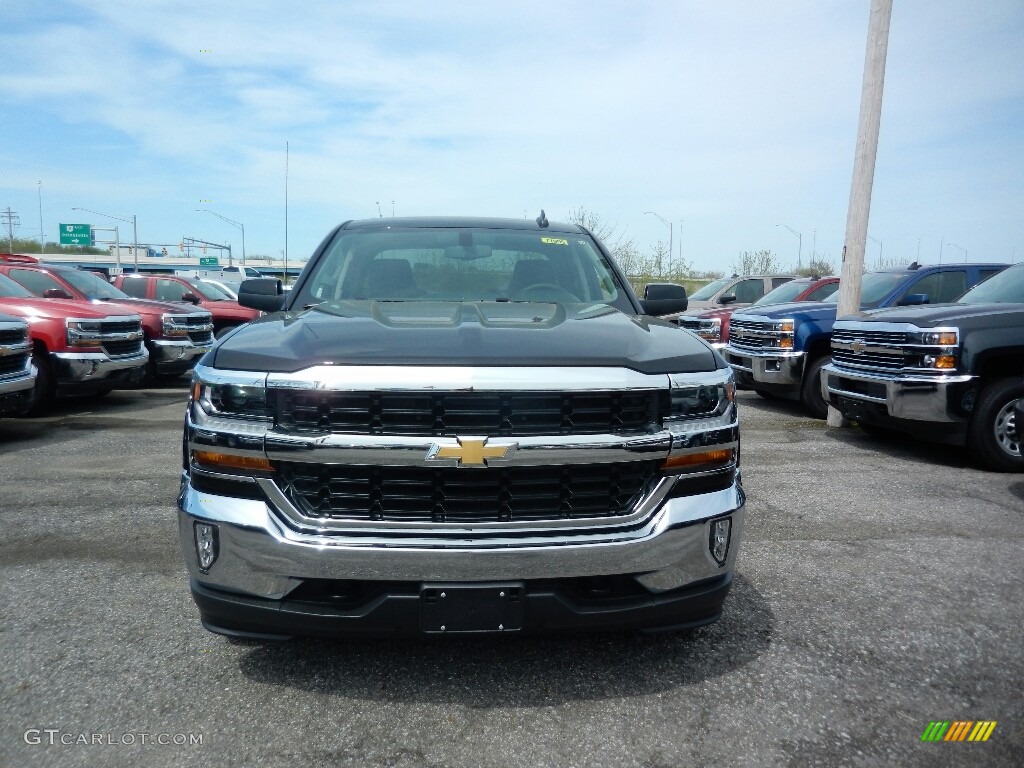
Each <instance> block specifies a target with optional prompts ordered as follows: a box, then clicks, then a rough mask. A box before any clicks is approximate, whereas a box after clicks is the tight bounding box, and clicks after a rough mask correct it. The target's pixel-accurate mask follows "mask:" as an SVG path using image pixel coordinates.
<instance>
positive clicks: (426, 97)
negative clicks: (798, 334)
mask: <svg viewBox="0 0 1024 768" xmlns="http://www.w3.org/2000/svg"><path fill="white" fill-rule="evenodd" d="M894 5H895V7H894V11H893V18H892V28H891V34H890V41H889V56H888V67H887V77H886V91H885V105H884V110H883V116H882V129H881V139H880V147H879V154H878V164H877V169H876V178H875V193H874V198H873V205H872V213H871V225H870V234H871V236H872V237H873V238H874V240H872V241H869V243H868V263H869V265H870V263H871V261H872V260H873V259H876V258H877V256H878V255H879V253H880V252H881V253H882V254H883V255H884V257H886V258H890V257H909V258H914V257H916V256H917V255H918V252H919V253H920V256H921V259H922V261H929V262H934V261H937V260H938V259H939V256H940V249H941V253H942V256H943V257H944V258H945V259H947V260H951V259H963V258H964V256H965V253H964V252H965V251H966V255H967V257H968V258H969V259H970V260H971V261H980V260H1007V261H1008V260H1012V259H1016V260H1017V261H1020V260H1021V259H1022V258H1024V46H1022V45H1021V40H1022V39H1024V3H1021V2H1020V0H986V1H985V2H983V3H965V2H963V1H962V0H960V1H958V2H953V1H952V0H895V4H894ZM868 9H869V2H868V0H785V2H781V3H761V2H753V0H748V1H747V2H738V1H736V2H734V1H732V0H724V1H723V0H719V1H718V2H707V1H706V0H701V1H700V2H696V1H691V0H662V1H659V2H644V1H643V0H629V2H617V1H616V2H612V1H611V0H609V1H607V2H605V1H603V0H588V1H587V2H583V1H582V0H580V1H577V0H563V1H561V2H557V1H556V2H551V1H550V0H549V2H530V1H527V0H519V2H515V3H512V2H507V3H496V2H480V1H479V0H476V1H475V2H455V1H454V0H446V1H445V2H423V1H422V0H421V1H419V2H397V1H389V2H320V3H316V2H307V3H302V4H291V3H281V2H254V1H253V0H247V2H217V1H216V0H203V2H187V1H186V0H173V1H169V2H160V1H151V2H140V1H139V0H94V1H84V2H64V1H63V0H50V1H49V2H45V3H44V2H40V0H3V2H2V4H0V51H2V54H0V56H2V58H3V65H2V66H0V102H2V103H3V105H4V110H3V112H4V116H3V120H2V122H0V126H2V127H0V132H2V133H0V139H2V140H0V208H6V207H8V206H10V207H11V208H12V209H13V210H14V211H16V212H18V213H19V214H20V216H21V227H20V229H19V231H18V234H19V235H20V236H23V237H38V236H39V191H40V188H39V186H38V182H40V181H41V182H42V188H41V191H42V213H43V229H44V233H45V236H46V238H47V239H55V237H56V231H57V224H58V223H59V222H62V223H70V222H82V223H92V224H93V225H95V226H102V225H103V224H105V223H111V222H110V221H109V220H105V219H103V218H102V217H99V216H92V215H89V214H82V213H80V212H77V211H72V210H71V208H72V207H73V206H80V207H84V208H91V209H93V210H96V211H101V212H104V213H109V214H113V215H115V216H120V217H131V216H132V215H133V214H134V215H137V217H138V227H139V240H140V241H142V242H149V243H177V242H178V241H179V240H180V239H181V237H182V236H188V237H196V238H199V239H204V240H210V241H215V242H225V241H230V242H232V243H233V245H234V249H235V253H236V254H237V253H239V252H240V250H241V241H240V237H239V232H238V230H237V229H235V228H234V227H232V226H229V225H228V224H226V223H224V222H222V221H220V220H219V219H217V218H215V217H214V216H211V215H210V214H208V213H203V212H196V210H195V209H197V208H207V209H209V210H212V211H216V212H217V213H219V214H221V215H223V216H226V217H229V218H231V219H235V220H237V221H241V222H243V223H244V224H245V231H246V248H247V251H248V253H249V254H271V255H275V256H277V255H280V254H281V252H282V251H283V250H284V248H285V206H284V201H285V143H286V142H288V144H289V146H290V163H289V174H288V190H289V191H288V201H289V205H288V210H289V216H288V221H289V226H288V250H289V256H290V258H291V259H304V258H306V257H308V255H309V254H310V253H311V252H312V250H313V249H314V248H315V247H316V245H317V243H318V242H319V241H320V240H321V239H322V237H323V236H324V235H325V234H326V233H327V232H328V230H329V229H330V228H331V227H332V226H334V225H335V224H337V223H339V222H341V221H344V220H345V219H349V218H365V217H371V216H377V215H378V203H379V208H380V213H382V214H383V215H384V216H390V215H391V214H392V211H394V212H395V213H396V214H397V215H417V214H468V215H494V216H509V217H522V216H524V215H526V216H529V217H530V218H533V217H534V216H536V215H537V213H538V212H539V211H540V209H541V208H544V209H546V210H547V213H548V216H549V218H551V219H553V220H557V219H564V218H565V217H566V216H567V215H568V213H569V211H570V210H571V209H573V208H578V207H583V208H585V209H587V210H589V211H592V212H594V213H596V214H598V215H600V216H601V217H602V218H603V219H604V220H605V221H606V222H607V223H609V224H612V225H614V226H616V227H617V228H618V231H619V233H625V234H626V235H627V236H628V237H632V238H635V240H636V244H637V245H638V246H639V247H640V248H641V250H644V251H646V250H648V249H650V248H651V246H652V245H653V244H654V243H655V242H657V241H658V240H662V241H665V242H667V241H668V235H669V228H668V227H667V226H665V224H663V223H662V221H660V220H659V219H658V218H657V217H656V216H654V215H649V214H646V213H645V212H647V211H652V212H654V213H656V214H658V216H660V217H662V218H663V219H664V220H666V221H669V222H671V223H672V225H673V226H672V229H673V235H674V245H675V252H676V255H677V256H678V254H679V253H680V248H681V253H682V257H683V258H684V259H687V260H689V261H690V262H691V263H693V264H694V265H695V266H696V267H697V268H703V269H721V270H726V269H729V267H730V265H731V263H732V262H733V260H734V259H735V257H736V255H737V254H738V253H739V252H741V251H744V250H760V249H770V250H772V251H774V252H776V253H777V254H779V255H780V256H781V257H782V260H783V262H784V263H785V264H786V265H789V264H792V263H794V262H795V261H796V258H797V250H798V247H801V239H800V238H798V237H797V236H796V235H794V234H793V233H792V232H790V231H789V230H788V229H786V227H788V228H791V229H792V230H794V231H796V232H799V233H800V234H801V235H802V256H803V260H804V261H805V262H806V261H807V259H808V258H809V256H810V254H811V252H812V250H816V251H817V252H819V253H820V254H825V255H829V256H831V258H832V259H833V261H834V262H838V256H839V254H840V252H841V250H842V245H843V236H844V231H845V222H846V211H847V204H848V200H849V190H850V177H851V173H852V166H853V152H854V143H855V138H856V128H857V115H858V109H859V101H860V88H861V78H862V74H863V66H864V50H865V43H866V34H867V20H868ZM204 201H210V202H208V203H207V202H204ZM83 217H84V218H83ZM113 223H117V222H113ZM779 225H784V226H779ZM120 226H121V232H122V238H124V237H125V232H126V231H127V232H128V233H129V239H130V225H123V224H122V225H120ZM918 249H920V250H918Z"/></svg>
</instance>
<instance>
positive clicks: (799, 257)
mask: <svg viewBox="0 0 1024 768" xmlns="http://www.w3.org/2000/svg"><path fill="white" fill-rule="evenodd" d="M775 226H776V227H785V228H786V229H788V230H789V231H790V232H792V233H793V234H794V235H796V237H797V249H796V268H797V269H800V268H801V267H803V265H804V264H803V257H804V236H803V235H801V234H800V233H799V232H797V231H796V230H795V229H793V228H792V227H790V226H788V225H786V224H776V225H775Z"/></svg>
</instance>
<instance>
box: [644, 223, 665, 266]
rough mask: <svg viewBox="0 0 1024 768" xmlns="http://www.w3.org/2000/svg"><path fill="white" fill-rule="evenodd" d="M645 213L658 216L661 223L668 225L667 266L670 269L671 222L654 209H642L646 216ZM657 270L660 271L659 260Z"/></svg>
mask: <svg viewBox="0 0 1024 768" xmlns="http://www.w3.org/2000/svg"><path fill="white" fill-rule="evenodd" d="M647 214H650V215H651V216H654V217H656V218H658V219H659V220H660V221H661V223H662V224H664V225H665V226H666V227H668V266H669V269H672V222H671V221H666V220H665V218H664V217H662V216H658V214H656V213H655V212H654V211H644V215H645V216H646V215H647ZM658 271H659V272H660V271H661V262H660V261H659V263H658Z"/></svg>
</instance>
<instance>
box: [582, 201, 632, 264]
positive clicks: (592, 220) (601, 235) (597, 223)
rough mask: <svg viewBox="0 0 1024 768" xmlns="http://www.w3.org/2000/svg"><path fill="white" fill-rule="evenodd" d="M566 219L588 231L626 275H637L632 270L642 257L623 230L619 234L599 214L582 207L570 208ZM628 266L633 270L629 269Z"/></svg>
mask: <svg viewBox="0 0 1024 768" xmlns="http://www.w3.org/2000/svg"><path fill="white" fill-rule="evenodd" d="M567 219H568V221H569V223H570V224H578V225H579V226H581V227H583V228H584V229H587V230H589V231H590V233H591V234H593V235H594V237H596V238H597V239H598V240H600V241H601V242H602V243H604V246H605V248H607V249H608V251H609V252H610V253H611V255H612V258H614V259H615V261H616V262H617V263H618V265H619V267H621V268H622V270H623V271H624V272H625V273H626V274H627V275H629V274H638V272H635V271H634V269H636V268H638V267H640V263H639V262H640V261H641V260H642V257H641V256H640V253H639V251H638V250H637V248H636V241H635V240H634V238H632V237H626V230H625V229H623V230H622V231H621V232H620V231H619V227H618V226H617V225H615V224H610V223H608V222H607V221H605V220H604V219H603V218H602V217H601V215H600V214H597V213H594V212H593V211H588V210H587V209H586V208H584V207H583V206H580V207H578V208H570V209H569V215H568V217H567ZM630 266H632V267H633V268H634V269H630Z"/></svg>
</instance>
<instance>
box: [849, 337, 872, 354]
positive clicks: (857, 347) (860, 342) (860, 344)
mask: <svg viewBox="0 0 1024 768" xmlns="http://www.w3.org/2000/svg"><path fill="white" fill-rule="evenodd" d="M867 346H868V345H867V344H865V343H864V339H856V340H855V341H854V342H853V343H852V344H851V345H850V349H852V350H853V354H855V355H859V354H860V353H861V352H863V351H864V350H865V349H867Z"/></svg>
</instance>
